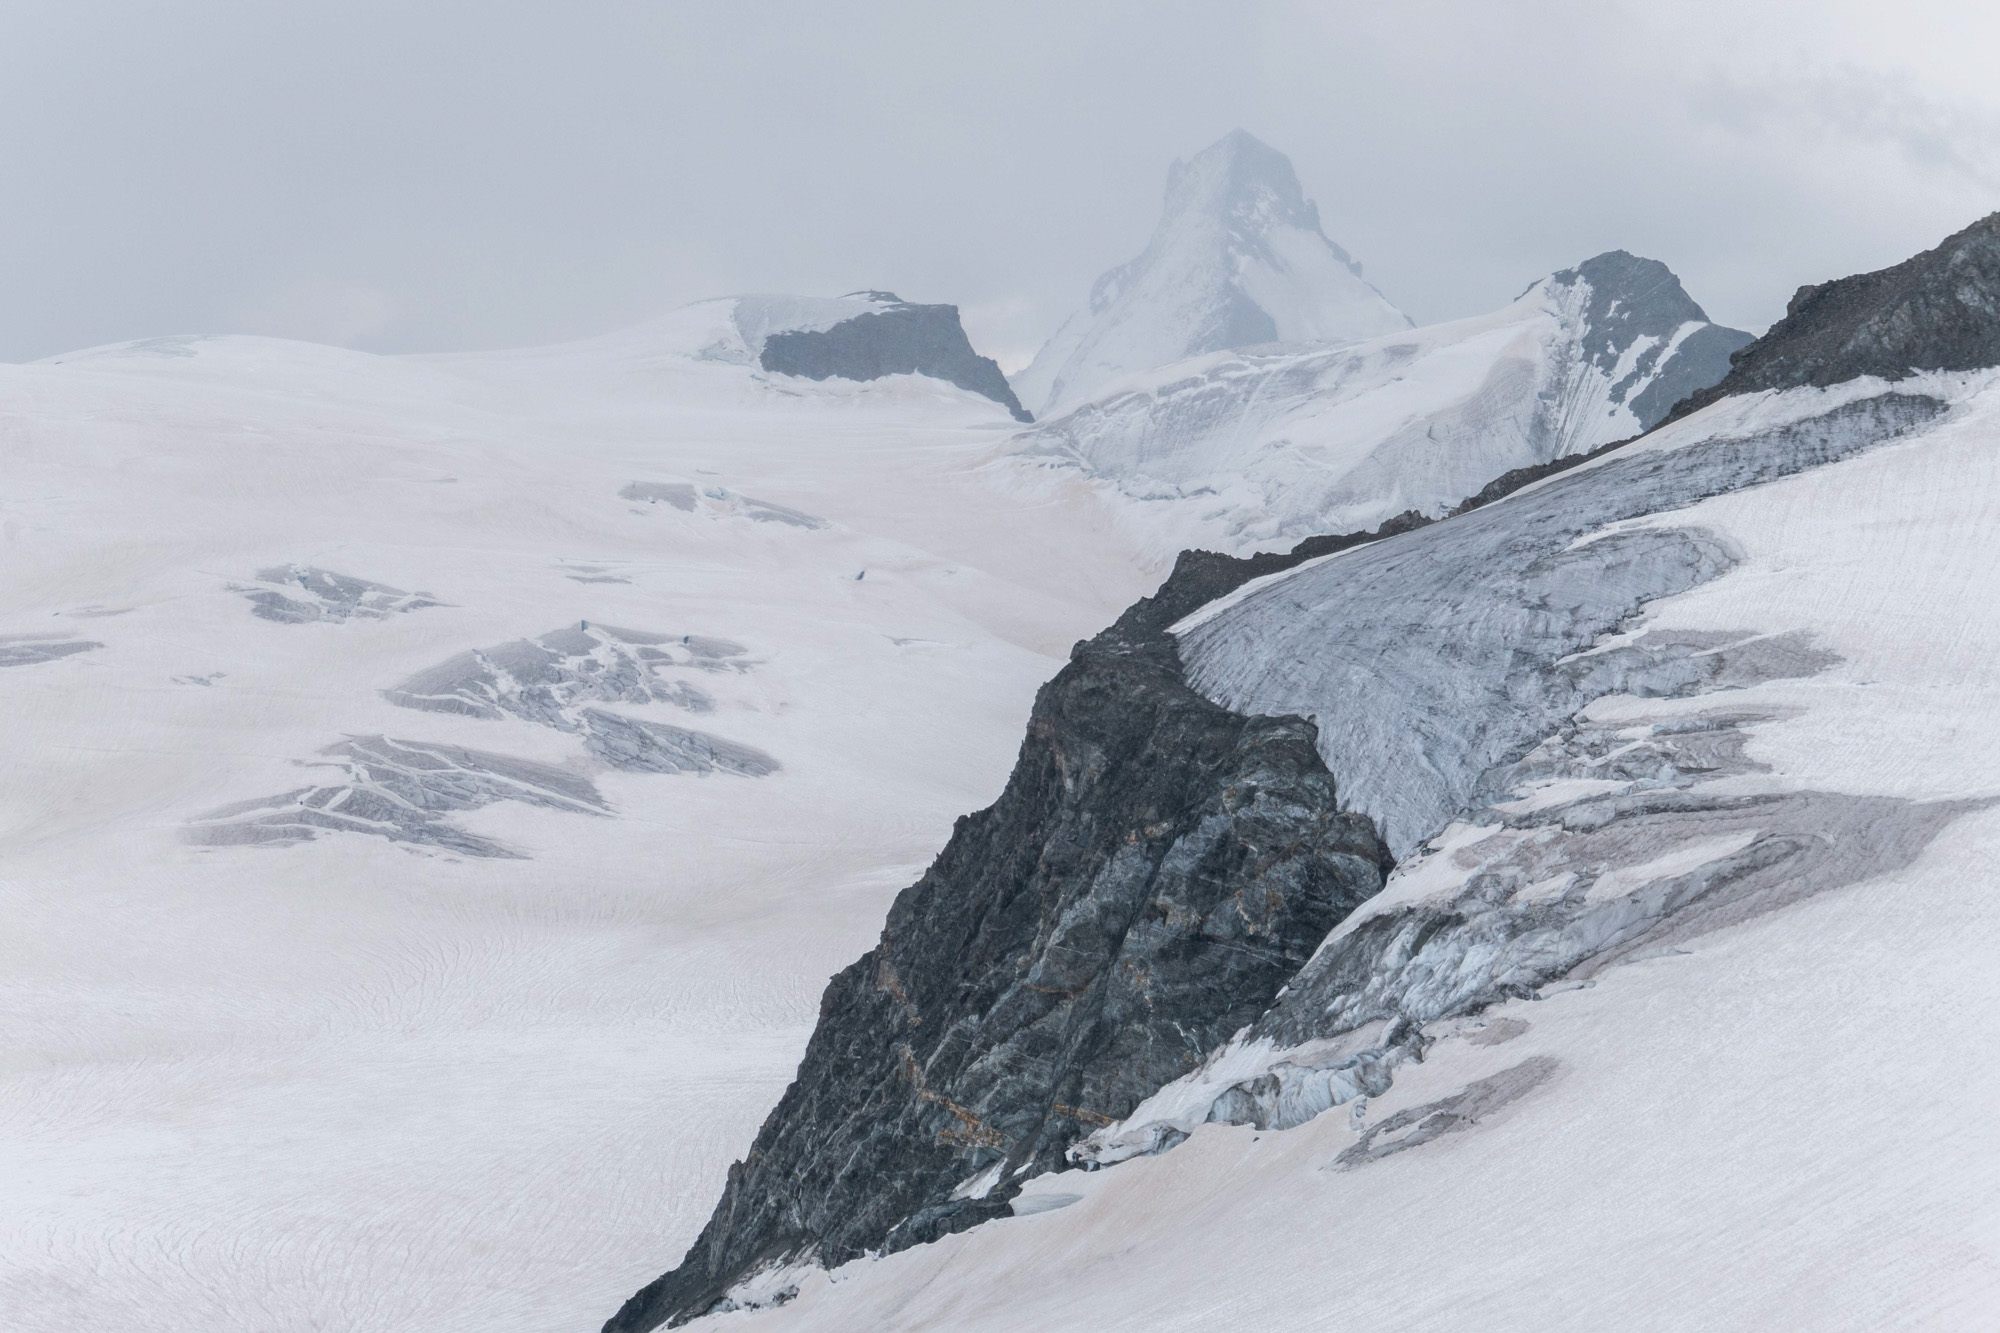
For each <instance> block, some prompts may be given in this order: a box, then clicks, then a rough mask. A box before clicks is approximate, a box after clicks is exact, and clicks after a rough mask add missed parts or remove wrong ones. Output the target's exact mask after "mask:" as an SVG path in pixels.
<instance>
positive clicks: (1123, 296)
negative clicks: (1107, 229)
mask: <svg viewBox="0 0 2000 1333" xmlns="http://www.w3.org/2000/svg"><path fill="white" fill-rule="evenodd" d="M1409 327H1410V318H1409V316H1407V315H1405V314H1404V313H1403V312H1402V311H1400V310H1398V309H1396V307H1395V306H1393V305H1391V304H1390V303H1389V302H1388V300H1387V299H1386V298H1385V297H1383V295H1382V293H1381V292H1379V291H1377V290H1376V289H1375V287H1374V286H1373V285H1372V284H1370V283H1369V282H1368V281H1367V280H1366V279H1365V278H1363V277H1362V276H1361V265H1359V264H1358V263H1356V262H1354V260H1353V258H1352V257H1350V256H1349V255H1348V253H1347V251H1345V250H1343V249H1341V247H1340V246H1338V245H1336V244H1335V243H1334V242H1333V241H1331V240H1329V239H1328V238H1327V236H1326V234H1325V233H1324V232H1322V231H1321V230H1320V220H1319V208H1318V206H1317V205H1316V204H1314V203H1313V202H1312V201H1311V200H1309V199H1307V198H1306V197H1305V192H1304V191H1303V190H1302V189H1301V188H1300V186H1299V178H1298V175H1297V173H1295V172H1294V171H1293V170H1292V164H1291V161H1290V159H1288V158H1287V157H1286V156H1285V155H1284V154H1283V153H1280V152H1278V151H1277V150H1276V149H1274V148H1271V147H1270V146H1268V145H1266V144H1264V143H1262V142H1260V141H1258V140H1257V139H1255V138H1253V137H1252V136H1251V135H1249V134H1247V133H1245V132H1244V131H1242V130H1235V131H1232V132H1231V133H1229V134H1227V135H1225V136H1223V138H1221V139H1220V140H1218V141H1217V142H1215V143H1213V144H1211V145H1210V146H1209V147H1207V148H1205V149H1203V150H1202V151H1201V152H1200V153H1197V154H1196V155H1195V156H1194V158H1193V159H1192V160H1190V161H1188V162H1175V163H1174V165H1173V167H1172V168H1171V169H1170V170H1169V172H1168V173H1167V191H1166V207H1165V211H1164V213H1163V215H1162V216H1161V219H1160V224H1159V226H1158V227H1157V228H1156V229H1155V230H1154V232H1153V238H1152V240H1151V242H1150V243H1148V245H1147V246H1146V249H1145V252H1144V253H1142V254H1141V255H1140V256H1139V257H1138V258H1136V259H1134V260H1132V261H1131V262H1129V263H1126V264H1121V265H1119V266H1118V267H1117V268H1114V269H1112V270H1111V271H1110V272H1108V273H1106V274H1104V275H1103V276H1102V277H1100V278H1099V279H1098V280H1097V282H1096V284H1095V285H1094V286H1093V287H1092V288H1091V292H1090V301H1089V304H1088V305H1087V306H1086V307H1085V308H1084V309H1082V310H1079V311H1077V312H1076V313H1075V314H1074V315H1072V316H1071V317H1070V318H1069V320H1068V321H1067V322H1066V323H1064V325H1063V326H1062V328H1061V329H1060V330H1059V331H1058V332H1057V333H1056V335H1055V337H1054V338H1052V339H1050V340H1049V342H1048V344H1047V345H1046V346H1044V347H1043V348H1042V350H1041V352H1040V353H1039V354H1037V356H1036V357H1035V360H1034V362H1033V364H1031V365H1030V366H1029V367H1028V368H1027V370H1025V371H1023V372H1022V373H1021V375H1020V377H1019V380H1018V382H1017V384H1016V386H1015V387H1016V389H1017V390H1018V391H1019V392H1020V394H1021V396H1022V399H1023V400H1024V401H1026V402H1027V403H1029V404H1031V405H1032V406H1034V407H1035V408H1036V410H1037V411H1040V412H1043V413H1046V412H1047V411H1049V410H1050V409H1053V408H1056V407H1059V406H1064V405H1073V404H1075V403H1078V402H1081V401H1083V400H1084V399H1086V398H1088V397H1090V396H1091V395H1092V394H1093V392H1094V391H1095V390H1096V389H1097V388H1098V387H1099V386H1100V385H1102V384H1104V383H1105V382H1106V381H1108V380H1111V379H1115V378H1117V377H1119V376H1121V375H1126V374H1130V373H1131V372H1133V371H1139V370H1147V369H1150V368H1152V367H1154V366H1162V365H1166V364H1168V363H1170V362H1174V361H1180V360H1183V359H1184V358H1186V357H1190V356H1198V355H1201V354H1202V353H1205V352H1217V351H1222V350H1225V349H1227V348H1232V347H1251V346H1255V345H1258V344H1260V343H1270V342H1352V341H1354V340H1355V339H1358V338H1368V337H1373V336H1374V335H1376V334H1382V333H1390V332H1393V331H1395V330H1398V329H1407V328H1409Z"/></svg>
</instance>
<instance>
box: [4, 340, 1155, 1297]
mask: <svg viewBox="0 0 2000 1333" xmlns="http://www.w3.org/2000/svg"><path fill="white" fill-rule="evenodd" d="M745 304H746V302H745V301H718V302H709V303H704V304H702V305H700V306H695V307H691V308H689V309H686V310H682V311H678V312H675V313H673V314H671V315H668V316H665V317H663V318H662V319H660V320H656V321H654V322H652V323H650V324H648V325H646V326H644V327H642V328H639V329H634V330H629V331H625V332H621V333H617V334H612V335H607V336H606V337H603V338H598V339H593V340H590V341H589V342H586V343H581V344H572V345H567V346H563V347H555V348H536V349H528V350H525V351H512V352H495V353H483V354H478V355H466V356H441V357H378V356H369V355H365V354H361V353H355V352H348V351H342V350H338V349H333V348H325V347H315V346H311V345H307V344H300V343H286V342H279V341H274V340H268V339H255V338H213V339H205V338H192V337H189V338H170V339H157V340H149V341H147V342H145V343H140V344H127V345H122V346H117V347H110V348H100V349H94V350H91V351H87V352H81V353H75V354H68V355H65V356H62V357H58V358H55V359H54V360H52V361H50V362H46V363H38V364H34V365H24V366H13V365H8V366H0V463H4V468H5V472H6V475H7V477H8V485H7V489H6V495H5V497H4V498H0V546H4V551H5V557H4V559H0V607H4V608H5V609H4V612H0V700H4V702H5V705H6V706H5V709H4V722H0V736H4V740H5V747H6V753H7V754H8V756H9V762H8V764H7V765H6V767H5V771H4V772H0V916H4V918H5V920H6V921H7V928H6V930H5V931H4V932H0V937H4V938H0V982H3V983H4V987H5V992H6V1003H5V1005H4V1009H5V1016H4V1018H3V1019H0V1180H4V1181H5V1182H6V1183H5V1187H4V1190H0V1193H3V1194H4V1196H5V1199H6V1204H7V1206H6V1207H4V1208H0V1311H4V1317H0V1323H4V1324H5V1326H6V1327H7V1328H8V1329H9V1330H10V1333H11V1331H12V1330H20V1331H21V1333H56V1331H57V1330H73V1329H78V1328H109V1327H121V1326H122V1327H131V1328H146V1329H151V1330H161V1333H197V1331H199V1333H209V1331H210V1330H215V1329H225V1328H271V1329H303V1328H315V1327H316V1328H338V1329H361V1328H373V1329H394V1330H411V1331H412V1333H417V1331H419V1330H420V1331H421V1333H452V1331H454V1330H465V1331H466V1333H471V1330H475V1329H476V1330H480V1331H481V1333H494V1331H495V1330H518V1331H519V1333H530V1331H531V1330H532V1331H533V1333H543V1331H545V1330H548V1329H551V1328H563V1327H578V1326H581V1323H582V1322H583V1321H585V1320H588V1321H589V1322H596V1321H597V1320H601V1319H602V1318H603V1315H604V1313H605V1312H606V1311H608V1310H610V1309H612V1308H614V1307H615V1306H616V1305H617V1304H618V1302H619V1301H621V1300H623V1299H625V1297H626V1296H628V1295H629V1294H630V1292H631V1290H632V1288H633V1287H634V1286H636V1285H637V1282H638V1280H639V1278H640V1276H641V1275H642V1274H644V1273H646V1272H648V1271H649V1270H651V1269H653V1268H655V1267H656V1264H657V1261H656V1258H655V1256H656V1253H657V1252H658V1250H659V1248H660V1247H661V1246H662V1245H663V1244H665V1245H669V1246H672V1247H675V1248H679V1247H682V1246H685V1245H686V1244H687V1243H688V1242H690V1241H692V1240H693V1239H694V1237H695V1236H696V1235H697V1233H698V1232H699V1230H700V1227H701V1224H702V1222H703V1220H704V1218H705V1216H706V1212H707V1209H708V1206H709V1204H710V1203H711V1202H712V1197H711V1192H712V1189H713V1188H714V1187H715V1185H716V1184H717V1183H718V1182H719V1181H720V1180H721V1178H722V1176H723V1173H724V1171H725V1169H726V1168H727V1165H728V1163H729V1162H730V1161H731V1160H733V1159H734V1158H735V1157H736V1156H737V1155H739V1154H740V1152H741V1149H742V1145H743V1144H744V1143H746V1142H748V1141H749V1139H750V1137H751V1136H752V1135H753V1134H754V1133H755V1131H756V1128H757V1124H758V1122H759V1120H760V1119H761V1118H762V1117H763V1116H764V1114H765V1113H766V1111H767V1110H768V1109H769V1107H770V1105H771V1103H772V1102H773V1101H775V1100H776V1098H777V1097H778V1096H779V1095H780V1094H781V1093H782V1092H783V1090H784V1087H785V1084H786V1082H787V1081H788V1080H789V1078H790V1077H791V1074H792V1072H793V1070H794V1069H795V1068H796V1065H797V1061H798V1058H799V1054H800V1052H801V1050H802V1049H803V1048H804V1046H805V1043H806V1040H807V1038H808V1036H809V1035H810V1033H811V1030H812V1025H813V1021H814V1016H815V1012H816V1008H815V1006H816V1002H817V998H818V994H819V992H820V990H821V988H822V987H823V986H824V984H825V981H826V978H827V977H828V976H829V975H831V974H832V973H834V972H835V971H836V970H838V969H839V968H840V967H842V966H844V965H845V964H847V963H848V962H850V961H851V960H852V959H853V958H854V957H855V956H857V955H858V954H860V953H861V952H862V951H864V950H865V949H867V948H868V947H869V945H870V944H871V943H872V941H873V939H874V936H875V935H876V933H877V931H878V930H879V927H880V924H881V917H882V913H883V912H884V911H885V910H886V908H887V906H888V904H889V900H890V898H891V896H892V895H893V892H894V891H895V889H897V888H900V887H901V886H902V885H903V884H904V883H907V882H908V880H909V879H911V878H913V877H914V876H915V875H916V873H917V872H918V871H919V870H920V869H921V867H922V864H923V862H924V861H925V860H926V859H928V857H929V856H930V855H932V854H933V853H934V852H935V851H936V849H937V847H938V846H940V845H942V843H943V842H944V841H945V839H946V838H947V837H948V836H949V834H950V832H951V827H952V821H953V819H954V818H955V816H956V815H957V814H959V813H960V812H961V811H963V810H967V809H971V808H974V807H976V806H979V805H984V804H986V803H988V802H990V801H991V799H992V797H993V795H994V793H995V792H996V791H997V790H998V789H999V787H1000V785H1001V783H1002V782H1003V781H1004V779H1005V777H1006V774H1007V771H1008V767H1009V765H1010V764H1011V763H1012V761H1013V758H1014V754H1015V750H1016V749H1017V746H1018V742H1019V737H1020V729H1021V725H1022V723H1023V721H1024V719H1025V718H1026V717H1027V715H1028V712H1029V709H1030V706H1031V704H1032V701H1033V698H1034V694H1035V691H1036V689H1037V688H1038V687H1039V686H1040V685H1041V684H1042V683H1043V682H1044V681H1045V680H1046V679H1047V678H1048V677H1049V676H1050V675H1052V674H1053V673H1054V672H1055V671H1056V670H1057V669H1058V668H1059V667H1060V665H1061V663H1062V660H1063V655H1064V653H1065V652H1066V651H1067V649H1068V647H1069V645H1070V644H1071V643H1072V642H1074V641H1075V640H1076V639H1077V638H1078V637H1080V636H1082V635H1085V634H1088V633H1090V632H1092V631H1094V630H1096V629H1097V628H1098V627H1100V626H1101V625H1102V624H1104V623H1105V622H1106V621H1108V620H1109V619H1110V618H1111V617H1112V616H1113V615H1115V613H1116V611H1117V609H1118V608H1119V607H1122V606H1123V605H1125V604H1126V603H1128V602H1130V601H1131V600H1132V599H1133V598H1134V597H1136V596H1137V595H1139V593H1140V592H1142V591H1143V590H1144V589H1145V588H1146V587H1148V586H1150V584H1151V583H1152V582H1153V581H1155V579H1156V578H1157V573H1158V569H1159V568H1160V562H1161V560H1162V559H1170V558H1171V555H1172V552H1171V551H1166V552H1164V553H1154V552H1151V551H1148V550H1144V549H1142V548H1140V547H1139V546H1137V545H1135V544H1133V542H1132V540H1131V535H1130V530H1129V529H1127V528H1125V527H1122V526H1121V525H1119V524H1118V523H1116V522H1115V521H1113V518H1112V516H1111V515H1109V514H1107V512H1106V510H1105V508H1104V503H1103V498H1102V497H1100V496H1098V495H1096V494H1094V493H1092V492H1091V491H1090V490H1089V489H1088V488H1087V487H1085V486H1083V485H1081V484H1077V485H1073V486H1069V487H1066V488H1065V487H1052V488H1049V489H1047V490H1045V491H1043V492H1041V493H1039V494H1037V495H1036V496H1035V497H1033V499H1032V500H1031V501H1024V500H1023V499H1022V498H1020V497H1019V496H1018V495H1017V494H1015V493H1013V492H1011V491H1009V490H1006V489H1002V488H996V487H995V486H993V485H992V484H991V482H990V479H989V478H988V476H987V475H986V474H985V473H984V472H982V471H981V470H980V469H979V467H978V464H979V462H980V460H981V459H982V458H983V457H984V456H985V454H986V452H987V451H988V450H990V448H991V447H992V445H993V443H994V442H995V441H996V440H997V439H999V438H1001V437H1002V436H1003V435H1004V434H1005V433H1006V432H1008V431H1010V430H1011V429H1012V428H1013V425H1012V422H1011V421H1010V420H1009V418H1008V416H1007V414H1006V413H1005V412H1004V411H1003V410H1002V409H1001V408H1000V407H998V406H996V405H995V404H994V403H992V402H989V401H987V400H986V399H985V398H983V397H979V396H975V395H974V394H972V393H969V392H966V391H964V390H962V389H959V388H956V387H953V386H952V385H950V384H947V383H945V382H943V381H941V380H939V379H936V378H931V377H929V376H926V375H921V374H891V375H887V376H885V377H882V378H878V379H873V380H869V381H865V382H864V381H856V380H850V379H843V378H837V377H836V378H829V379H827V380H825V381H813V380H810V379H805V378H800V377H798V376H794V375H789V374H779V373H773V372H769V371H766V370H764V369H762V368H761V366H760V365H759V364H758V358H757V357H755V356H753V355H752V353H751V350H750V348H749V346H748V345H747V343H746V340H745V336H744V330H743V328H742V327H741V321H743V320H744V318H745V315H744V306H745ZM785 304H788V305H791V306H794V307H796V306H798V305H801V304H805V303H802V302H796V301H790V302H786V303H785ZM831 313H832V314H833V315H835V316H837V318H835V319H832V320H830V321H828V322H827V324H826V325H825V327H837V326H838V324H839V323H840V322H841V321H842V320H844V319H848V318H851V317H852V315H853V312H852V311H851V310H848V309H845V308H842V309H836V310H834V311H832V312H831ZM811 322H812V321H810V320H801V319H799V318H798V317H797V316H796V315H793V314H788V315H786V316H785V317H784V318H782V319H780V320H776V321H773V322H772V325H771V326H776V327H785V328H799V327H803V326H804V325H805V324H809V323H811ZM771 326H767V328H766V329H765V330H764V331H766V332H768V330H769V327H771ZM754 331H755V326H754V324H753V332H754Z"/></svg>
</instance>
